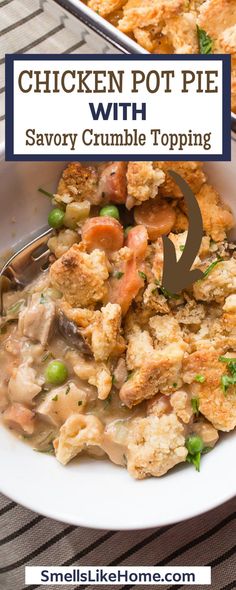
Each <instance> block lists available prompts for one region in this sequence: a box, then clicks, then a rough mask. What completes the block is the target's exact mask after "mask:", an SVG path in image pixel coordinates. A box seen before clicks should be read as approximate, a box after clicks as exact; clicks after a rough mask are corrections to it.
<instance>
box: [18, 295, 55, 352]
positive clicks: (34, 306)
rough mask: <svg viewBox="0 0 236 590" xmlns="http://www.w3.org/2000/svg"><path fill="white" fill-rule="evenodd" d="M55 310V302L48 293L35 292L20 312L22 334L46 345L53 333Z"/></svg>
mask: <svg viewBox="0 0 236 590" xmlns="http://www.w3.org/2000/svg"><path fill="white" fill-rule="evenodd" d="M55 312H56V308H55V303H54V302H53V301H52V300H51V299H49V298H48V297H47V295H44V293H41V294H40V293H34V294H33V295H32V296H31V299H30V301H29V303H28V305H27V307H24V308H23V310H22V311H21V312H20V314H19V323H18V329H19V332H20V334H21V335H22V336H27V338H29V339H30V340H34V341H35V340H36V341H39V342H40V343H41V344H42V346H45V344H47V342H48V340H49V338H50V336H51V334H52V330H53V324H54V320H55Z"/></svg>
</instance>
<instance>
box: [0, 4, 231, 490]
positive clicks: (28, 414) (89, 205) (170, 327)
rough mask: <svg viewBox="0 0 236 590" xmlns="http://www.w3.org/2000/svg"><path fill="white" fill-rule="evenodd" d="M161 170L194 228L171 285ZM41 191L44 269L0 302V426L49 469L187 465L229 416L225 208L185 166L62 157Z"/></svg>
mask: <svg viewBox="0 0 236 590" xmlns="http://www.w3.org/2000/svg"><path fill="white" fill-rule="evenodd" d="M123 4H124V3H123ZM169 169H173V170H175V171H176V172H178V173H179V174H180V175H181V176H182V177H183V178H184V179H185V180H186V181H187V183H188V184H189V186H190V187H191V189H192V190H193V192H194V193H195V195H196V199H197V201H198V204H199V207H200V210H201V214H202V219H203V226H204V236H203V238H202V243H201V247H200V251H199V254H198V256H197V258H196V259H195V261H194V264H193V268H200V269H201V270H202V271H203V273H204V274H203V278H202V279H201V280H199V281H197V282H195V283H194V284H193V285H192V287H191V288H189V289H187V290H185V291H183V292H182V293H169V292H167V291H166V290H165V289H164V288H163V287H162V283H161V281H162V270H163V246H162V237H161V236H162V235H164V234H165V235H168V236H169V238H170V239H171V240H172V242H173V244H174V246H175V249H176V256H177V259H178V258H180V256H181V255H182V252H183V250H184V247H185V242H186V238H187V232H188V217H187V211H186V207H185V202H184V198H183V195H182V194H181V191H180V189H179V187H178V186H177V185H176V184H175V182H174V181H173V179H172V177H171V176H170V175H169V174H168V170H169ZM42 192H43V189H42ZM51 197H52V203H53V206H54V207H53V209H52V211H51V213H50V214H49V224H50V225H51V227H52V228H53V229H54V231H53V233H52V236H51V237H50V239H49V242H48V245H49V248H50V251H51V255H50V266H49V270H48V271H47V272H44V273H43V274H42V273H41V274H40V276H39V277H38V278H37V280H36V281H34V282H33V283H31V284H30V285H29V286H28V287H27V288H25V289H24V290H23V291H9V292H6V293H4V297H3V303H4V315H3V316H2V318H1V324H0V326H1V335H0V411H1V413H2V417H3V421H4V423H5V424H6V425H7V426H8V427H9V428H11V429H13V430H14V431H16V432H17V433H18V434H19V435H20V436H22V437H23V438H25V439H27V440H28V441H29V442H30V443H31V444H32V446H33V447H34V449H35V450H37V451H41V452H51V453H53V454H55V456H56V458H57V460H58V461H60V462H61V463H62V464H63V465H66V464H67V463H69V461H71V460H72V459H74V458H78V457H79V455H80V454H81V453H84V452H86V453H88V454H90V455H93V456H96V457H98V458H103V457H108V458H109V459H110V460H111V461H112V462H114V463H116V464H118V465H121V466H123V467H127V469H128V471H129V473H130V474H131V475H132V476H134V477H135V478H138V479H142V478H145V477H148V476H161V475H163V474H165V473H166V472H167V471H168V470H170V469H171V468H172V467H174V466H175V465H177V464H179V463H183V462H189V463H192V464H193V465H194V466H195V467H196V469H197V470H199V469H200V461H201V457H202V455H203V454H204V453H207V452H209V451H210V450H211V449H212V448H213V447H214V445H215V443H216V442H217V440H218V438H219V432H228V431H230V430H233V429H234V428H235V425H236V395H235V387H236V254H235V246H234V244H232V243H230V242H229V241H228V239H227V232H228V231H229V230H230V229H231V228H232V227H233V225H234V219H233V216H232V213H231V212H230V210H229V209H228V207H226V205H224V204H223V203H222V202H221V199H220V196H219V195H218V193H217V192H216V190H215V189H214V187H213V186H210V185H209V184H208V182H207V178H206V176H205V174H204V171H203V168H202V164H201V163H198V162H175V163H173V162H129V163H128V164H126V163H125V162H109V163H105V164H104V163H103V164H97V165H82V164H80V163H78V162H74V163H70V164H68V166H67V167H66V169H65V170H64V171H63V174H62V176H61V179H60V181H59V185H58V188H57V192H56V193H55V194H54V195H51ZM39 198H43V197H41V196H40V197H39Z"/></svg>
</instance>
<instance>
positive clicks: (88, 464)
mask: <svg viewBox="0 0 236 590" xmlns="http://www.w3.org/2000/svg"><path fill="white" fill-rule="evenodd" d="M232 155H233V160H235V157H236V142H233V144H232ZM63 167H64V163H63V162H5V161H4V154H3V153H2V154H1V161H0V186H1V193H0V204H1V230H2V231H1V234H0V253H2V254H3V255H8V256H9V254H10V252H12V250H13V251H14V249H16V248H17V247H18V246H19V242H20V243H21V244H22V242H26V241H29V240H30V237H32V236H34V235H35V234H37V233H40V231H41V229H42V228H43V227H44V226H45V220H46V218H47V213H48V211H49V209H50V199H48V198H47V197H44V196H43V195H41V194H40V193H38V190H37V189H38V188H39V186H41V187H43V188H45V189H46V190H48V191H55V188H56V185H57V181H58V178H59V176H60V173H61V170H62V168H63ZM206 171H207V174H208V177H209V181H210V182H212V183H213V184H214V186H216V188H218V189H219V191H220V193H221V194H222V197H223V199H224V200H225V202H226V203H228V204H230V205H231V207H232V209H233V210H234V214H235V216H236V202H235V199H234V192H235V180H236V170H235V166H234V164H233V162H217V163H214V162H209V163H207V164H206ZM232 238H234V239H235V238H236V231H235V232H233V234H232ZM6 250H7V252H6ZM0 447H1V453H0V473H1V478H0V490H1V492H2V493H4V494H5V495H7V496H9V497H11V498H12V499H13V500H15V501H16V502H19V503H20V504H23V505H25V506H27V507H28V508H30V509H32V510H34V511H36V512H39V513H41V514H44V515H46V516H48V517H51V518H54V519H56V520H61V521H64V522H68V523H72V524H74V525H82V526H89V527H94V528H100V529H104V528H105V529H119V530H122V529H123V530H125V529H142V528H148V527H156V526H162V525H167V524H170V523H174V522H177V521H180V520H184V519H186V518H190V517H192V516H195V515H198V514H200V513H202V512H205V511H208V510H210V509H212V508H214V507H215V506H217V505H219V504H221V503H222V502H225V501H226V500H228V499H229V498H231V497H232V496H233V495H234V494H235V491H236V481H235V476H234V470H233V465H234V461H235V453H236V437H235V434H234V433H229V434H227V435H225V436H222V437H221V441H220V443H219V444H218V445H217V446H216V448H215V450H214V453H209V455H207V456H206V457H205V458H204V462H203V464H202V469H201V472H200V474H199V473H197V472H196V471H195V470H194V469H192V468H190V467H189V468H188V467H187V468H186V466H185V465H184V466H183V468H182V467H179V468H177V469H174V470H173V471H172V472H170V473H169V474H168V475H167V476H165V477H163V478H161V479H158V480H157V479H154V478H153V479H147V480H143V481H140V482H137V481H135V480H133V479H132V478H131V477H130V476H129V475H128V473H127V472H126V471H125V470H124V469H122V468H120V467H117V466H115V465H114V464H111V463H109V462H108V461H105V460H104V461H102V460H101V461H96V460H95V459H91V458H89V459H86V458H84V459H80V462H79V463H76V462H75V463H74V462H72V463H71V464H70V465H68V466H67V468H66V469H65V468H64V467H62V466H61V465H60V464H59V463H58V462H57V461H55V460H54V458H53V457H50V456H48V455H45V454H41V453H36V452H34V451H33V450H32V448H30V447H29V446H28V445H26V444H25V443H24V442H23V441H21V440H19V439H17V438H16V437H15V436H14V435H13V434H12V433H11V432H10V431H8V430H6V429H5V428H4V427H2V426H1V425H0ZM219 474H220V477H219ZM173 489H174V494H173ZM118 506H119V509H118V510H117V507H118Z"/></svg>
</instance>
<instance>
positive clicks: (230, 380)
mask: <svg viewBox="0 0 236 590" xmlns="http://www.w3.org/2000/svg"><path fill="white" fill-rule="evenodd" d="M230 385H236V375H232V376H230V375H222V377H221V389H222V391H223V393H224V395H226V394H227V391H228V389H229V387H230Z"/></svg>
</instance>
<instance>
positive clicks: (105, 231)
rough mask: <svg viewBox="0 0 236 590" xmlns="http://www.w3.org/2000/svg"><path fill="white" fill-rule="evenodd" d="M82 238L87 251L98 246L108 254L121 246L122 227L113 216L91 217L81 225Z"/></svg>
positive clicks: (122, 238) (122, 240)
mask: <svg viewBox="0 0 236 590" xmlns="http://www.w3.org/2000/svg"><path fill="white" fill-rule="evenodd" d="M82 239H83V241H84V242H85V243H86V248H87V250H88V252H91V251H92V250H95V248H99V249H100V250H105V252H106V253H107V254H109V253H111V252H115V251H116V250H120V248H122V246H123V242H124V232H123V227H122V225H121V224H120V223H119V221H117V220H116V219H114V218H113V217H106V216H104V217H91V218H90V219H87V221H86V222H85V224H84V226H83V229H82Z"/></svg>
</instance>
